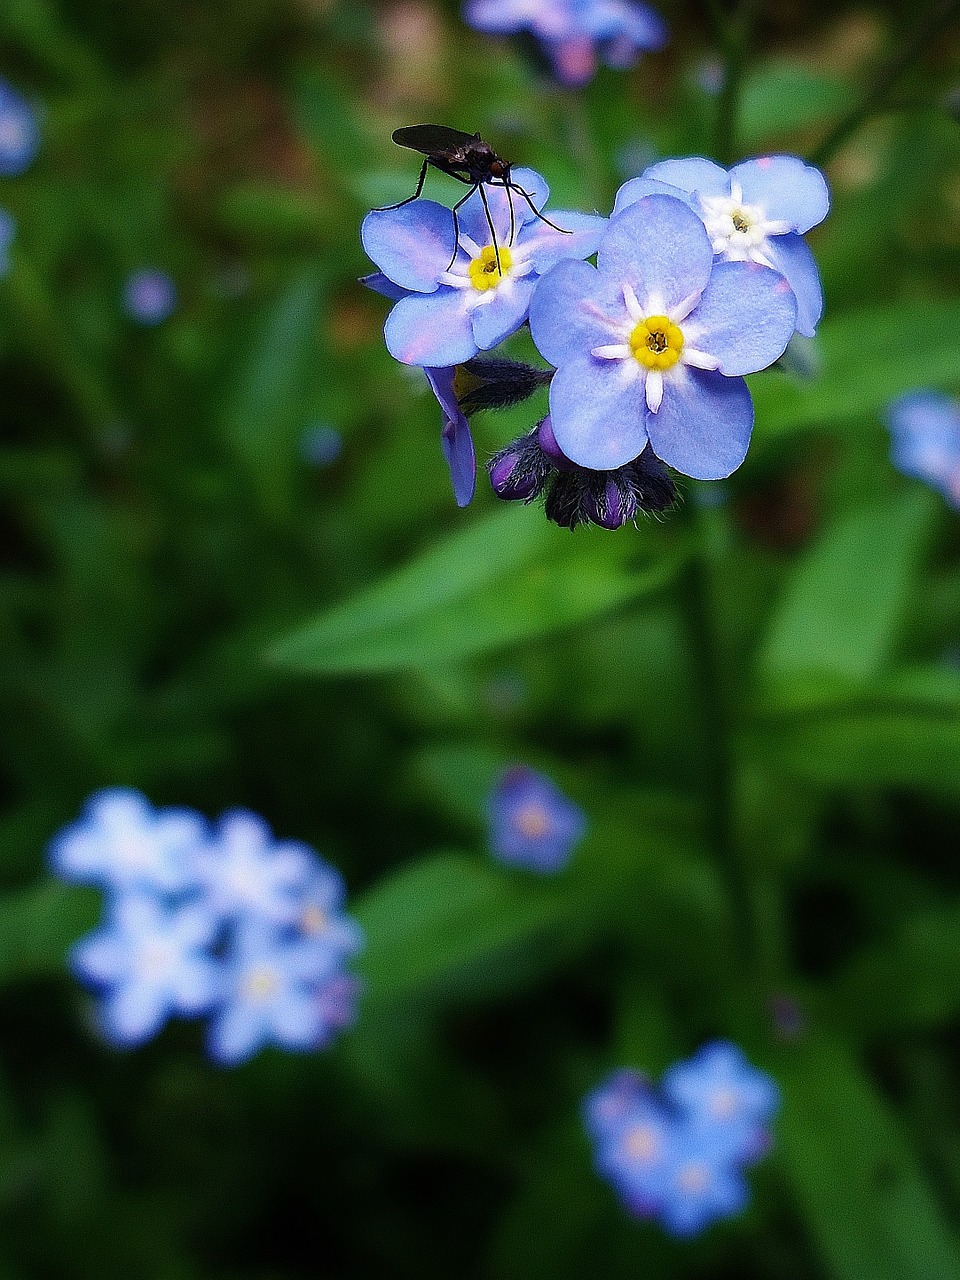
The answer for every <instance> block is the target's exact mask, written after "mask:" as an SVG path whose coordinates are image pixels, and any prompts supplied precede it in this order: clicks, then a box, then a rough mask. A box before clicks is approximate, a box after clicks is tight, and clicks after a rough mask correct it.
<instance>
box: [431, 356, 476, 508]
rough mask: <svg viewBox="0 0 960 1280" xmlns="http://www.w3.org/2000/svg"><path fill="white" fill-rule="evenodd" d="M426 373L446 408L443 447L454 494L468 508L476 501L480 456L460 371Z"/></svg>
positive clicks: (441, 440) (458, 501) (457, 500)
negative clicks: (459, 386)
mask: <svg viewBox="0 0 960 1280" xmlns="http://www.w3.org/2000/svg"><path fill="white" fill-rule="evenodd" d="M423 372H424V373H425V374H426V375H427V381H428V382H429V383H430V390H431V391H432V392H433V394H434V395H435V396H436V397H437V400H438V402H439V404H440V408H441V409H442V410H443V430H442V431H441V433H440V446H441V448H442V449H443V456H444V458H445V459H446V462H447V466H448V467H449V468H450V482H451V484H452V485H453V496H454V498H455V499H456V503H457V506H458V507H466V506H468V505H469V504H470V502H471V501H472V499H473V494H474V490H475V489H476V486H477V456H476V453H475V452H474V448H473V435H472V434H471V432H470V423H469V422H468V421H467V419H466V415H465V414H464V412H463V410H462V409H461V408H460V404H459V401H458V400H457V393H456V391H455V389H454V381H455V379H456V375H457V370H456V368H451V369H424V371H423Z"/></svg>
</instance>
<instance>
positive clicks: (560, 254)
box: [517, 209, 608, 276]
mask: <svg viewBox="0 0 960 1280" xmlns="http://www.w3.org/2000/svg"><path fill="white" fill-rule="evenodd" d="M549 218H550V221H551V222H555V223H556V225H557V226H558V227H563V229H564V230H563V231H554V229H553V227H549V226H547V224H546V223H545V222H543V221H541V220H540V219H537V220H531V221H530V222H528V223H527V225H526V226H525V227H524V229H523V231H522V233H521V234H520V235H519V236H518V237H517V243H518V245H522V246H523V249H524V258H525V259H526V260H527V261H529V262H532V263H533V269H534V271H536V273H537V275H541V276H542V275H545V274H546V273H547V271H549V270H550V268H551V267H552V266H553V265H554V264H555V263H557V262H562V261H563V260H564V259H566V258H589V257H590V256H591V255H592V254H594V253H596V252H597V247H598V246H599V244H600V240H601V238H602V236H603V233H604V231H606V229H607V222H608V220H607V219H606V218H601V217H598V216H597V215H596V214H592V213H568V212H567V211H566V210H560V211H559V212H558V213H555V212H554V211H553V210H552V209H551V210H550V214H549ZM565 232H566V233H569V234H564V233H565Z"/></svg>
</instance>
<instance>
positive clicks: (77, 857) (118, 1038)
mask: <svg viewBox="0 0 960 1280" xmlns="http://www.w3.org/2000/svg"><path fill="white" fill-rule="evenodd" d="M50 860H51V865H52V867H53V869H54V870H55V871H56V872H57V873H58V874H59V875H60V876H62V877H63V878H64V879H66V880H70V881H75V882H79V883H83V884H93V885H97V886H99V887H100V888H102V889H103V890H104V891H105V894H106V901H105V913H104V919H103V921H102V923H101V925H100V927H99V928H98V929H97V930H96V931H95V932H94V933H91V934H89V935H87V936H86V937H85V938H82V939H81V940H80V942H79V943H77V945H76V947H75V948H74V950H73V952H72V955H71V967H72V969H73V972H74V973H75V974H76V976H77V977H78V978H80V979H81V981H83V982H85V983H86V984H87V985H89V986H90V987H92V988H94V989H95V990H96V991H98V992H99V993H100V997H101V998H100V1002H99V1006H98V1021H99V1024H100V1027H101V1029H102V1031H103V1034H104V1035H105V1036H106V1038H107V1039H108V1040H109V1041H111V1042H112V1043H114V1044H116V1045H119V1046H131V1045H138V1044H142V1043H144V1042H145V1041H146V1040H149V1039H150V1038H151V1037H152V1036H154V1035H156V1034H157V1032H158V1031H159V1030H160V1029H161V1027H162V1026H163V1025H164V1023H165V1022H166V1021H167V1020H168V1019H169V1018H170V1017H171V1016H172V1015H175V1014H176V1015H180V1016H182V1017H196V1016H198V1015H201V1014H206V1015H209V1018H210V1022H209V1030H208V1039H207V1044H208V1049H209V1052H210V1054H211V1056H212V1057H213V1058H214V1060H215V1061H217V1062H219V1063H222V1064H224V1065H232V1064H234V1063H239V1062H242V1061H244V1060H245V1059H247V1058H249V1057H250V1056H251V1055H252V1054H254V1053H256V1052H257V1050H258V1049H260V1048H261V1047H263V1046H265V1045H268V1044H276V1045H279V1046H281V1047H282V1048H284V1049H288V1050H301V1051H305V1050H312V1049H319V1048H322V1047H323V1046H324V1045H326V1044H327V1043H328V1042H329V1041H330V1040H331V1039H332V1037H333V1036H334V1035H335V1034H336V1033H337V1032H338V1031H339V1030H340V1029H341V1028H343V1027H345V1026H348V1025H349V1024H350V1023H351V1022H352V1021H353V1017H354V1006H355V998H356V994H357V991H356V986H357V984H356V980H355V979H354V978H353V977H352V976H351V975H350V974H349V973H347V972H346V971H345V969H344V965H345V962H346V961H347V960H348V959H349V958H350V957H351V956H353V955H354V954H355V953H356V952H357V951H358V950H359V949H360V947H361V945H362V935H361V932H360V929H359V926H358V925H357V924H356V923H355V922H354V921H353V920H352V919H350V917H348V916H347V915H345V914H344V912H343V902H344V897H345V889H344V884H343V880H342V878H341V876H340V875H339V873H338V872H337V871H336V870H335V869H334V868H333V867H331V866H329V865H328V864H327V863H325V862H323V861H322V860H321V859H320V858H318V857H317V855H316V854H315V853H314V852H313V851H312V850H311V849H309V848H307V846H305V845H302V844H297V843H294V842H292V841H280V840H275V839H274V838H273V836H272V835H271V832H270V829H269V827H268V826H267V824H266V823H265V822H264V821H263V820H262V819H261V818H259V817H257V816H256V815H255V814H252V813H248V812H246V811H243V810H236V811H233V812H230V813H226V814H224V815H223V816H222V817H221V818H220V820H219V822H218V823H216V824H215V825H213V826H211V825H210V824H208V823H207V822H206V820H205V819H204V818H203V817H202V816H201V815H200V814H198V813H194V812H193V811H191V810H186V809H153V808H152V807H151V806H150V804H149V803H148V802H147V800H146V799H145V798H144V797H143V796H142V795H140V794H139V793H138V792H136V791H128V790H123V789H111V790H107V791H101V792H99V793H98V794H96V795H94V796H93V797H92V798H91V799H90V800H89V802H88V803H87V806H86V808H85V810H84V812H83V814H82V816H81V817H80V819H79V820H78V821H77V822H75V823H73V824H72V825H71V826H69V827H67V828H65V829H64V830H63V831H61V832H60V833H59V835H58V836H57V837H56V838H55V840H54V841H53V843H52V845H51V849H50Z"/></svg>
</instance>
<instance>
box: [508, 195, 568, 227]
mask: <svg viewBox="0 0 960 1280" xmlns="http://www.w3.org/2000/svg"><path fill="white" fill-rule="evenodd" d="M510 189H511V190H513V191H519V192H520V194H521V195H522V196H523V198H524V200H526V202H527V204H528V205H529V206H530V208H531V209H532V210H533V212H534V213H535V214H536V215H537V217H538V218H539V219H540V221H541V222H545V223H546V224H547V226H548V227H553V229H554V231H561V232H563V234H564V235H565V236H572V235H573V232H572V231H568V230H567V228H566V227H558V226H557V224H556V223H555V222H551V221H550V219H549V218H545V217H544V216H543V214H542V213H541V212H540V210H539V209H538V208H537V206H536V205H535V204H534V203H533V200H532V199H531V198H530V192H529V191H524V189H523V187H520V186H518V185H517V184H516V183H515V182H511V183H510Z"/></svg>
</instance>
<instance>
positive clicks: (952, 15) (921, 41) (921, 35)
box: [810, 0, 960, 167]
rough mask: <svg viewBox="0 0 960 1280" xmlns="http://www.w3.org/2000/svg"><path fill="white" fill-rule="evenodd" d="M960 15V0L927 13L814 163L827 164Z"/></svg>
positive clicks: (943, 2)
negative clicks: (939, 34) (930, 45)
mask: <svg viewBox="0 0 960 1280" xmlns="http://www.w3.org/2000/svg"><path fill="white" fill-rule="evenodd" d="M958 17H960V0H940V3H939V4H938V5H935V6H934V8H933V9H931V10H930V12H929V13H928V14H927V16H926V18H925V19H924V20H923V21H922V22H921V23H920V24H919V26H918V27H917V28H916V30H915V31H914V34H913V38H912V39H910V40H907V41H906V43H905V44H903V46H902V47H901V48H900V49H898V51H897V52H896V53H894V54H893V56H892V57H891V58H890V59H889V60H888V61H887V62H885V63H883V64H882V65H881V66H880V67H878V68H877V70H876V72H875V74H874V77H873V79H872V81H871V82H870V84H869V85H867V87H866V89H865V90H864V93H863V96H862V97H861V99H860V101H859V102H858V103H857V104H856V105H855V106H853V107H851V109H850V110H849V111H848V112H847V114H846V115H845V116H843V118H842V119H840V120H838V121H837V123H836V125H834V127H833V129H832V130H831V132H830V133H829V134H828V135H827V136H826V138H824V140H823V142H821V143H820V145H819V147H817V149H816V150H815V151H814V152H813V154H812V155H811V157H810V161H811V163H812V164H815V165H818V166H819V167H822V166H823V165H825V164H827V163H828V162H829V161H830V160H831V159H832V158H833V157H834V156H835V155H836V153H837V151H838V150H839V149H840V148H841V147H842V146H843V144H844V143H845V142H846V141H847V139H848V138H850V137H851V136H852V135H853V134H854V133H856V131H857V129H859V128H860V126H861V125H862V124H863V123H864V121H866V120H868V119H869V118H870V117H871V116H872V115H874V114H876V112H877V111H878V110H879V109H880V108H881V107H882V106H883V105H884V103H885V101H886V99H887V96H888V94H889V93H890V91H891V90H892V89H893V87H894V86H895V85H896V83H897V81H898V80H899V79H900V77H901V75H903V73H904V71H906V69H907V67H909V65H910V64H911V62H913V61H914V59H915V58H918V57H919V56H920V54H922V53H923V51H924V50H925V49H926V48H927V46H928V45H929V44H931V43H932V42H933V40H934V38H935V37H936V36H937V35H938V33H939V32H940V31H942V30H943V29H944V28H945V27H947V26H949V25H950V23H951V22H953V21H954V20H955V19H957V18H958Z"/></svg>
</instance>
